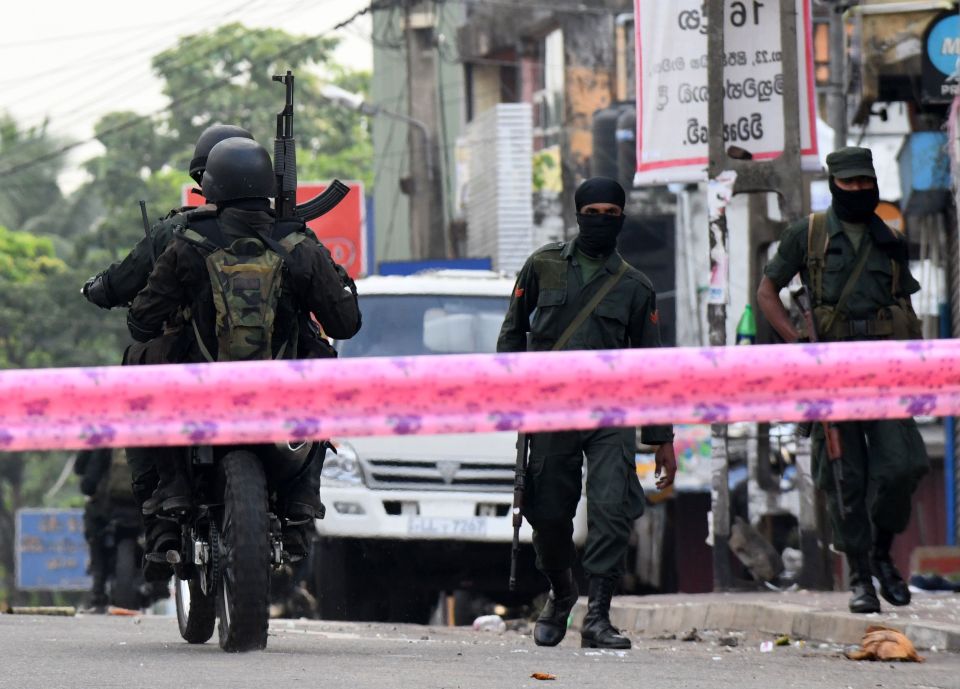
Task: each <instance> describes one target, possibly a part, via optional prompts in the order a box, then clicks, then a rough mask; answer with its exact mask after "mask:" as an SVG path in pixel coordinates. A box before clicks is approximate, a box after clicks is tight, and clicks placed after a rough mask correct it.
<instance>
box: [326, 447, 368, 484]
mask: <svg viewBox="0 0 960 689" xmlns="http://www.w3.org/2000/svg"><path fill="white" fill-rule="evenodd" d="M334 444H335V445H336V447H337V451H336V452H334V451H333V450H331V449H330V448H327V454H326V457H324V460H323V471H322V472H320V476H321V478H322V480H323V481H322V483H323V485H324V486H329V487H333V488H344V487H348V486H359V485H360V484H362V483H363V476H362V475H361V474H360V458H359V457H358V456H357V451H356V450H355V449H353V447H352V446H351V445H350V444H349V443H334Z"/></svg>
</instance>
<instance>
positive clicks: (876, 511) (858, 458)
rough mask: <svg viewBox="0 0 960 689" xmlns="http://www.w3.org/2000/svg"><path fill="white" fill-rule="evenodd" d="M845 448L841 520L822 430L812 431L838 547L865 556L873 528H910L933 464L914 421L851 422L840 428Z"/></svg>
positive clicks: (817, 471)
mask: <svg viewBox="0 0 960 689" xmlns="http://www.w3.org/2000/svg"><path fill="white" fill-rule="evenodd" d="M837 425H838V426H839V429H840V439H841V443H842V444H843V459H842V460H841V461H842V470H843V504H844V508H845V510H846V517H845V519H842V520H841V519H840V511H839V507H838V505H837V499H836V489H835V486H834V479H833V473H832V471H833V470H832V468H831V467H830V461H829V460H828V459H827V451H826V445H825V443H824V436H823V427H822V426H821V425H820V424H815V425H814V427H813V433H812V441H813V447H812V452H813V475H814V477H815V480H816V482H817V486H818V487H819V488H820V489H822V490H824V491H826V493H827V495H828V497H829V509H830V520H831V522H832V524H833V545H834V547H835V548H836V549H837V550H840V551H843V552H845V553H849V554H851V555H857V554H865V553H867V552H869V551H870V547H871V545H872V543H873V537H872V536H873V528H874V527H875V528H877V529H883V530H884V531H888V532H890V533H894V534H897V533H901V532H902V531H904V529H906V528H907V525H908V524H909V523H910V506H911V498H912V497H913V492H914V491H915V490H916V488H917V485H918V484H919V482H920V479H921V478H922V477H923V475H924V474H926V473H927V471H928V470H929V468H930V460H929V459H928V458H927V451H926V448H925V447H924V445H923V439H922V438H921V437H920V431H919V429H918V428H917V423H916V421H914V420H913V419H884V420H877V421H847V422H843V423H839V424H837Z"/></svg>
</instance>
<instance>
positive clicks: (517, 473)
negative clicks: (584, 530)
mask: <svg viewBox="0 0 960 689" xmlns="http://www.w3.org/2000/svg"><path fill="white" fill-rule="evenodd" d="M526 348H527V350H528V351H529V349H530V333H527V347H526ZM529 455H530V434H529V433H524V432H522V431H521V432H520V433H518V434H517V463H516V466H514V468H513V546H512V547H511V548H510V590H511V591H516V590H517V560H518V559H519V558H520V527H521V526H523V494H524V492H525V491H526V489H527V458H528V457H529Z"/></svg>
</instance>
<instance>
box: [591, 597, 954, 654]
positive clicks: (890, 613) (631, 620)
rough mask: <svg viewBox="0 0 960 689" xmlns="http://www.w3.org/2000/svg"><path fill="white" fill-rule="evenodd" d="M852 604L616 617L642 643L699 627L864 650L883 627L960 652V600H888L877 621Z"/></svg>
mask: <svg viewBox="0 0 960 689" xmlns="http://www.w3.org/2000/svg"><path fill="white" fill-rule="evenodd" d="M849 597H850V596H849V594H848V593H846V592H827V591H797V592H789V593H776V592H750V593H698V594H669V595H658V596H616V597H615V598H614V599H613V604H612V606H611V609H610V618H611V620H612V622H613V624H614V625H615V626H617V627H619V628H621V629H624V630H628V631H632V632H636V633H638V634H640V635H642V636H654V635H661V634H678V635H679V634H682V633H683V632H686V631H688V630H690V629H691V628H694V627H696V628H697V629H698V630H705V629H715V630H729V631H743V632H759V633H765V634H771V635H781V634H786V635H788V636H790V638H792V639H807V640H810V641H820V642H827V643H837V644H844V645H846V644H859V643H860V639H861V638H862V637H863V634H864V632H865V631H866V629H867V627H869V626H870V625H874V624H882V625H885V626H888V627H893V628H895V629H899V630H900V631H902V632H903V633H904V634H906V635H907V637H909V639H910V640H911V641H913V643H914V645H915V646H917V648H918V649H931V648H936V649H937V650H940V651H955V652H956V651H960V594H951V593H945V594H944V593H937V594H931V593H916V592H915V593H914V594H913V602H912V603H911V604H910V605H908V606H906V607H903V608H895V607H893V606H892V605H889V604H887V602H886V601H884V600H881V601H880V604H881V606H882V610H883V612H881V613H879V614H872V615H854V614H852V613H850V612H849V611H848V610H847V599H848V598H849ZM586 609H587V605H586V598H581V599H580V600H579V601H578V602H577V605H576V607H574V609H573V626H574V627H576V628H578V629H579V627H580V624H581V623H582V621H583V616H584V613H585V612H586Z"/></svg>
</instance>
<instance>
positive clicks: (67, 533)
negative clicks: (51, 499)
mask: <svg viewBox="0 0 960 689" xmlns="http://www.w3.org/2000/svg"><path fill="white" fill-rule="evenodd" d="M16 539H17V540H16V543H17V546H16V558H17V588H18V589H20V590H22V591H36V590H42V591H89V590H90V586H91V580H90V576H89V575H88V574H87V565H88V563H89V561H90V552H89V550H88V548H87V542H86V539H84V537H83V510H82V509H38V508H23V509H20V510H17V526H16Z"/></svg>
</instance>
